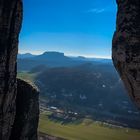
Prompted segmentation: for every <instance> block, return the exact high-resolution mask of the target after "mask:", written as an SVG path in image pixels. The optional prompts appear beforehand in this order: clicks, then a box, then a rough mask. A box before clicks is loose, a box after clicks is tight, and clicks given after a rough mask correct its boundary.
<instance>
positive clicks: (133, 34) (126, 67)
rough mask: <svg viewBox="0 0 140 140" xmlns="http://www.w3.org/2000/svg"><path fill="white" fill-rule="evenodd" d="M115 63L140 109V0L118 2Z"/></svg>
mask: <svg viewBox="0 0 140 140" xmlns="http://www.w3.org/2000/svg"><path fill="white" fill-rule="evenodd" d="M117 4H118V13H117V27H116V32H115V34H114V38H113V49H112V51H113V53H112V57H113V61H114V65H115V67H116V69H117V71H118V72H119V74H120V76H121V78H122V80H123V82H124V84H125V86H126V88H127V90H128V93H129V95H130V96H131V98H132V99H133V101H134V102H135V103H136V105H137V106H138V107H139V108H140V0H117Z"/></svg>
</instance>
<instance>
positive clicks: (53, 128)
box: [39, 114, 140, 140]
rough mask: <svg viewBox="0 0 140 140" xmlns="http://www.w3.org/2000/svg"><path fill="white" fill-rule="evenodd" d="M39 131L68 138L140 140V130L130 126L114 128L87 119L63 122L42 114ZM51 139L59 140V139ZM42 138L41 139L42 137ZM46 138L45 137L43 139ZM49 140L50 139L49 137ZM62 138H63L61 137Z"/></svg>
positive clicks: (77, 139) (80, 139)
mask: <svg viewBox="0 0 140 140" xmlns="http://www.w3.org/2000/svg"><path fill="white" fill-rule="evenodd" d="M39 131H40V132H42V133H44V134H48V135H51V136H54V137H52V138H55V137H56V138H57V137H60V138H64V139H67V140H139V139H140V131H138V130H133V129H129V128H114V127H109V126H105V125H102V124H100V123H97V122H93V121H91V120H88V119H85V120H83V122H80V123H78V122H77V123H69V124H62V123H61V122H57V121H53V120H50V119H48V117H47V115H46V114H41V115H40V123H39ZM56 138H55V139H50V140H59V139H56ZM40 140H41V139H40ZM42 140H45V139H42ZM47 140H48V139H47ZM60 140H61V139H60Z"/></svg>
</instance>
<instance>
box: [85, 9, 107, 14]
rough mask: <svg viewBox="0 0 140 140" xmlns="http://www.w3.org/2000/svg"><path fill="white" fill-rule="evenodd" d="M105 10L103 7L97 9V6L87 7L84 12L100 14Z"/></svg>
mask: <svg viewBox="0 0 140 140" xmlns="http://www.w3.org/2000/svg"><path fill="white" fill-rule="evenodd" d="M103 12H105V9H103V8H102V9H97V8H93V9H89V10H88V11H86V13H95V14H100V13H103Z"/></svg>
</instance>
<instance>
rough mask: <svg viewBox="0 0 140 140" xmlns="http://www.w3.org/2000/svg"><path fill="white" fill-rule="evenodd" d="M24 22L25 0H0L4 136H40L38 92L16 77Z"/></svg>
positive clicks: (30, 139) (0, 130)
mask: <svg viewBox="0 0 140 140" xmlns="http://www.w3.org/2000/svg"><path fill="white" fill-rule="evenodd" d="M21 22H22V0H0V140H9V139H10V138H11V139H12V140H25V139H26V140H36V139H37V126H38V117H39V106H38V92H37V91H36V90H35V89H34V88H33V87H31V86H30V85H28V84H27V83H26V82H23V81H20V80H18V83H17V79H16V73H17V68H16V65H17V64H16V59H17V52H18V37H19V32H20V29H21ZM17 84H18V87H17ZM17 88H18V89H17ZM17 91H18V94H17Z"/></svg>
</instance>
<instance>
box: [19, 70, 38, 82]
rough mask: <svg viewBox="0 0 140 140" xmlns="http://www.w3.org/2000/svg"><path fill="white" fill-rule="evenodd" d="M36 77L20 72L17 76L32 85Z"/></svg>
mask: <svg viewBox="0 0 140 140" xmlns="http://www.w3.org/2000/svg"><path fill="white" fill-rule="evenodd" d="M35 76H36V74H31V73H27V72H19V73H18V74H17V78H20V79H23V80H25V81H28V82H30V83H34V78H35Z"/></svg>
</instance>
